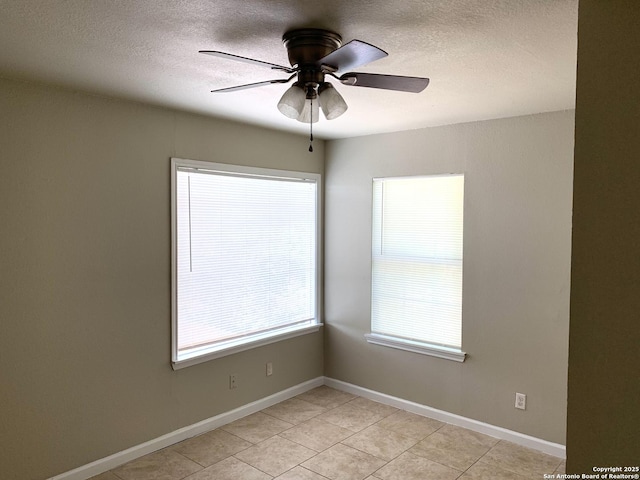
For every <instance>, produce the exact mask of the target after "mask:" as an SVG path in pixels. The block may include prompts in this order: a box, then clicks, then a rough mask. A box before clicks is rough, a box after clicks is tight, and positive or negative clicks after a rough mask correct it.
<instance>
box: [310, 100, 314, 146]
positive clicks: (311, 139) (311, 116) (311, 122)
mask: <svg viewBox="0 0 640 480" xmlns="http://www.w3.org/2000/svg"><path fill="white" fill-rule="evenodd" d="M309 118H310V119H311V120H309V151H310V152H313V98H312V99H311V115H309Z"/></svg>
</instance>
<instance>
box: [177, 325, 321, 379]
mask: <svg viewBox="0 0 640 480" xmlns="http://www.w3.org/2000/svg"><path fill="white" fill-rule="evenodd" d="M322 325H323V324H322V323H314V324H311V325H309V324H306V325H302V326H300V325H298V326H295V327H289V328H285V329H281V330H276V331H274V332H268V333H263V334H259V335H254V336H253V337H251V338H249V339H247V338H245V339H242V340H239V341H232V342H228V343H225V344H223V345H214V346H207V347H202V348H197V349H193V350H191V351H189V352H185V353H182V354H181V355H180V357H179V358H178V359H176V358H175V357H174V360H173V361H172V362H171V367H172V368H173V369H174V370H180V369H181V368H185V367H190V366H191V365H197V364H198V363H203V362H208V361H209V360H214V359H216V358H221V357H226V356H227V355H233V354H234V353H239V352H243V351H245V350H250V349H252V348H256V347H261V346H263V345H269V344H270V343H275V342H279V341H281V340H286V339H288V338H294V337H299V336H301V335H307V334H309V333H314V332H317V331H318V330H320V327H321V326H322Z"/></svg>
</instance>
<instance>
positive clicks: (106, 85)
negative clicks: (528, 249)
mask: <svg viewBox="0 0 640 480" xmlns="http://www.w3.org/2000/svg"><path fill="white" fill-rule="evenodd" d="M0 12H1V13H0V45H1V48H0V75H2V76H4V77H8V78H18V79H27V80H35V81H42V82H47V83H52V84H56V85H63V86H68V87H72V88H75V89H80V90H85V91H89V92H94V93H97V94H102V95H108V96H115V97H122V98H127V99H133V100H139V101H143V102H149V103H152V104H157V105H165V106H170V107H175V108H179V109H183V110H188V111H194V112H199V113H203V114H207V115H214V116H221V117H226V118H231V119H235V120H239V121H244V122H248V123H252V124H258V125H263V126H267V127H272V128H277V129H283V130H289V131H294V132H298V133H304V132H306V131H307V129H308V126H307V125H303V124H301V123H299V122H297V121H295V120H290V119H288V118H286V117H284V116H283V115H281V114H280V112H279V111H278V110H277V109H276V103H277V101H278V100H279V98H280V96H281V95H282V93H283V92H284V91H285V90H286V89H287V88H288V86H289V85H269V86H265V87H260V88H255V89H250V90H241V91H238V92H234V93H217V94H213V93H210V90H211V89H213V88H222V87H227V86H232V85H237V84H244V83H252V82H258V81H262V80H269V79H273V78H286V75H281V74H278V73H277V72H273V71H270V70H269V69H267V68H263V67H260V66H256V65H250V64H245V63H240V62H234V61H229V60H225V59H221V58H216V57H211V56H207V55H202V54H199V53H198V50H203V49H208V50H222V51H226V52H230V53H234V54H237V55H242V56H248V57H252V58H257V59H260V60H264V61H267V62H272V63H276V64H281V65H282V64H284V65H288V63H287V56H286V50H285V49H284V47H283V45H282V42H281V37H282V34H283V33H285V32H286V31H287V30H289V29H291V28H296V27H321V28H327V29H330V30H334V31H336V32H338V33H340V34H341V35H342V38H343V42H344V43H346V42H347V41H349V40H351V39H354V38H356V39H360V40H363V41H365V42H368V43H372V44H374V45H376V46H378V47H380V48H382V49H383V50H385V51H387V52H388V53H389V56H388V57H386V58H384V59H382V60H378V61H376V62H374V63H371V64H369V65H367V66H364V67H361V68H358V69H357V70H358V71H361V72H373V73H385V74H396V75H410V76H424V77H429V78H430V79H431V83H430V85H429V87H427V89H426V90H425V91H424V92H422V93H420V94H411V93H401V92H392V91H384V90H377V89H369V88H358V87H350V86H344V85H341V84H339V83H337V89H338V90H339V91H340V92H341V93H342V95H343V96H344V98H345V100H346V101H347V103H348V105H349V110H348V111H347V112H346V113H345V114H344V115H342V116H341V117H340V118H338V119H335V120H332V121H327V120H326V119H324V117H321V119H320V121H319V122H318V123H316V124H315V125H314V133H315V134H316V135H317V136H318V137H321V138H342V137H350V136H357V135H366V134H371V133H380V132H390V131H398V130H407V129H414V128H422V127H429V126H436V125H444V124H452V123H461V122H469V121H476V120H485V119H491V118H501V117H510V116H516V115H526V114H531V113H540V112H547V111H554V110H563V109H570V108H574V101H575V70H576V49H577V43H576V42H577V17H578V1H577V0H399V1H393V2H390V1H389V0H384V1H380V0H367V1H364V0H350V1H340V0H319V1H318V0H313V1H307V0H245V1H233V0H127V1H125V0H0Z"/></svg>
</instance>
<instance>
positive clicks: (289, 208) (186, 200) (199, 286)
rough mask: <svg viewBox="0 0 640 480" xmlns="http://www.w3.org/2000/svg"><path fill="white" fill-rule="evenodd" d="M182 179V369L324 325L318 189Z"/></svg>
mask: <svg viewBox="0 0 640 480" xmlns="http://www.w3.org/2000/svg"><path fill="white" fill-rule="evenodd" d="M175 175H176V176H175V209H176V211H175V242H176V248H175V256H176V262H175V270H176V278H175V282H176V285H175V299H174V301H175V303H176V305H175V309H174V315H175V317H176V318H175V322H174V323H175V326H174V329H175V332H174V336H175V339H174V342H175V346H174V349H175V352H174V357H176V358H174V361H176V360H177V361H179V360H180V359H182V358H187V357H190V356H192V355H193V354H194V353H199V352H201V353H208V352H210V351H211V350H218V349H221V348H225V347H228V346H237V345H238V344H241V343H243V342H250V341H253V340H255V339H256V338H263V337H264V336H265V335H267V336H268V335H269V334H272V333H279V332H283V331H287V330H288V329H292V328H294V329H295V328H296V327H298V326H307V325H310V324H316V323H317V320H316V260H317V255H316V239H317V232H316V228H317V225H316V219H317V215H316V209H317V184H316V181H315V180H313V179H306V178H290V177H276V176H267V175H263V174H254V173H239V172H232V171H215V170H206V169H204V168H197V169H196V168H192V167H188V166H182V167H181V166H178V167H177V169H176V172H175Z"/></svg>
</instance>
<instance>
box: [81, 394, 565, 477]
mask: <svg viewBox="0 0 640 480" xmlns="http://www.w3.org/2000/svg"><path fill="white" fill-rule="evenodd" d="M545 473H547V474H551V473H564V461H563V460H562V459H560V458H557V457H553V456H551V455H546V454H544V453H541V452H538V451H535V450H530V449H528V448H524V447H521V446H518V445H515V444H513V443H509V442H506V441H503V440H498V439H497V438H493V437H489V436H486V435H481V434H479V433H476V432H472V431H470V430H466V429H464V428H460V427H456V426H453V425H449V424H445V423H442V422H439V421H437V420H433V419H431V418H427V417H422V416H419V415H415V414H412V413H409V412H406V411H403V410H398V409H396V408H394V407H390V406H388V405H383V404H380V403H376V402H373V401H371V400H368V399H365V398H362V397H357V396H355V395H351V394H349V393H345V392H341V391H338V390H334V389H332V388H329V387H325V386H322V387H318V388H315V389H313V390H310V391H308V392H306V393H303V394H302V395H298V396H297V397H294V398H291V399H289V400H285V401H284V402H281V403H279V404H277V405H274V406H272V407H269V408H265V409H264V410H262V411H261V412H258V413H254V414H252V415H249V416H247V417H244V418H242V419H240V420H237V421H235V422H233V423H230V424H228V425H225V426H223V427H220V428H218V429H216V430H213V431H211V432H208V433H205V434H203V435H200V436H197V437H194V438H191V439H188V440H185V441H183V442H181V443H178V444H176V445H173V446H171V447H168V448H165V449H164V450H160V451H158V452H155V453H152V454H149V455H146V456H144V457H141V458H139V459H137V460H134V461H132V462H129V463H127V464H124V465H122V466H120V467H118V468H115V469H113V470H111V471H109V472H106V473H103V474H101V475H98V476H97V477H93V479H92V480H183V479H184V480H268V479H277V480H327V479H330V480H364V479H366V480H413V479H420V480H423V479H429V480H453V479H461V480H481V479H492V480H495V479H497V480H525V479H542V478H544V474H545Z"/></svg>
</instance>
